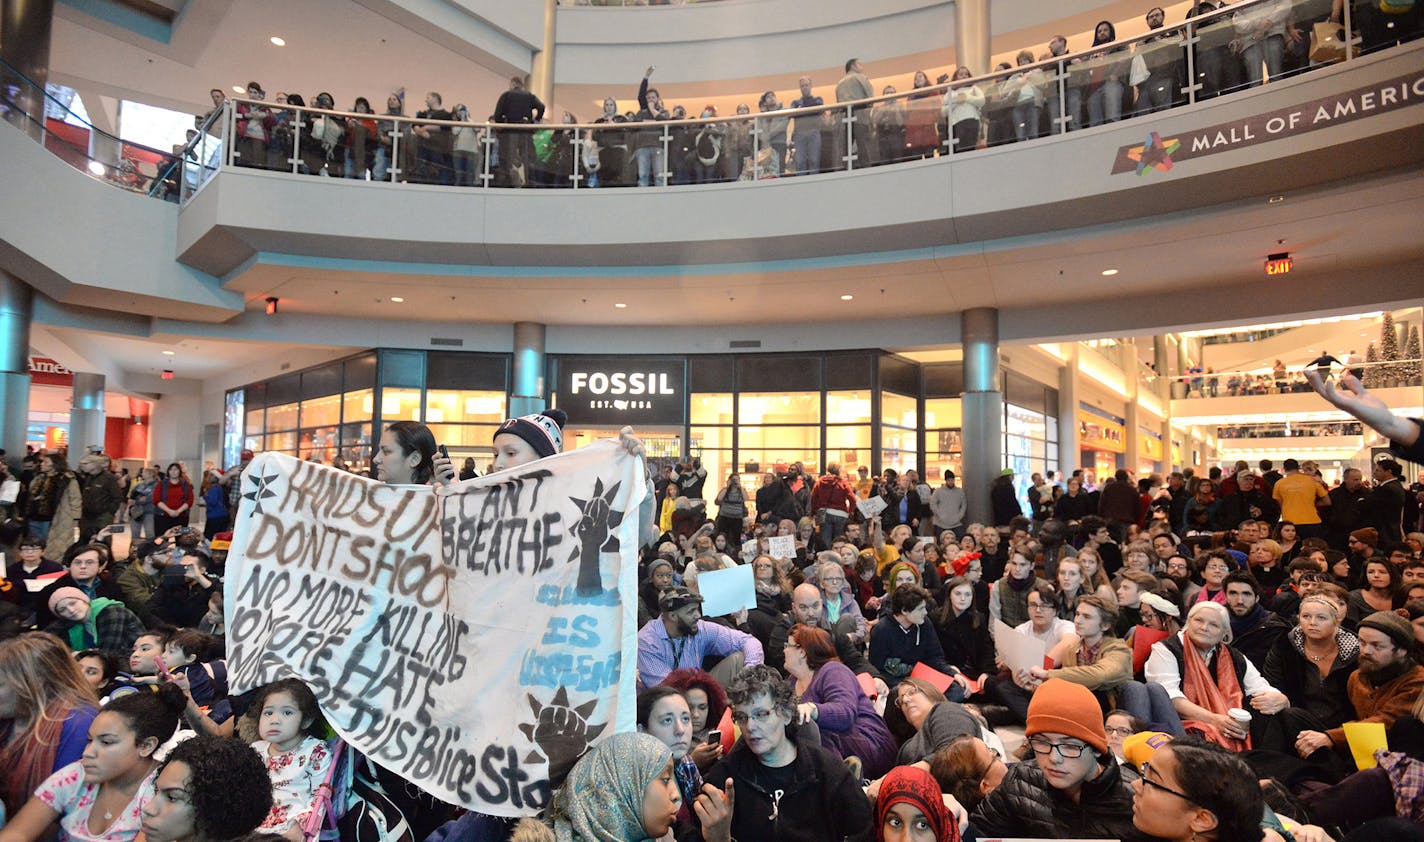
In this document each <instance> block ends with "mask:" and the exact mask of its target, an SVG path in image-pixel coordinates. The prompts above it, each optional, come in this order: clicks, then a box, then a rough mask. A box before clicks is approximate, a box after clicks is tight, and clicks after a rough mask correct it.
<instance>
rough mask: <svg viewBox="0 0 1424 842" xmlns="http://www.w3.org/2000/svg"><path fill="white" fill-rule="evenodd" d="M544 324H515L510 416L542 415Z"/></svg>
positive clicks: (543, 402) (543, 406)
mask: <svg viewBox="0 0 1424 842" xmlns="http://www.w3.org/2000/svg"><path fill="white" fill-rule="evenodd" d="M544 333H545V327H544V325H541V324H538V323H536V322H515V323H514V388H513V389H511V390H510V398H509V417H510V418H518V417H519V416H521V415H533V414H534V413H536V412H542V411H543V410H544V408H545V406H546V405H547V404H546V403H545V401H544Z"/></svg>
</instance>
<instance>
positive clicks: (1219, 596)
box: [1192, 585, 1260, 608]
mask: <svg viewBox="0 0 1424 842" xmlns="http://www.w3.org/2000/svg"><path fill="white" fill-rule="evenodd" d="M1198 602H1219V603H1221V604H1222V605H1225V604H1226V588H1222V589H1221V590H1219V591H1217V592H1216V593H1214V594H1213V593H1211V592H1210V591H1208V590H1207V587H1206V585H1202V589H1201V590H1199V591H1197V595H1196V596H1194V597H1192V604H1193V605H1196V604H1197V603H1198ZM1257 607H1258V608H1259V607H1260V606H1257Z"/></svg>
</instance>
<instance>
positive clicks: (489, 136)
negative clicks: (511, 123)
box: [480, 123, 504, 187]
mask: <svg viewBox="0 0 1424 842" xmlns="http://www.w3.org/2000/svg"><path fill="white" fill-rule="evenodd" d="M480 143H482V144H484V147H485V155H484V160H483V161H481V162H480V186H481V187H489V186H490V182H491V181H492V180H494V174H493V173H491V172H490V159H491V158H493V157H494V148H495V139H494V131H493V130H492V129H491V128H490V125H489V124H488V123H486V124H485V127H484V134H483V135H482V136H481V137H480ZM500 163H504V162H503V161H501V162H500Z"/></svg>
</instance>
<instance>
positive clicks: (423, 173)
mask: <svg viewBox="0 0 1424 842" xmlns="http://www.w3.org/2000/svg"><path fill="white" fill-rule="evenodd" d="M415 116H416V117H421V118H424V119H426V120H449V119H450V112H449V111H446V110H445V108H444V104H443V100H442V99H441V97H440V94H439V93H437V92H436V91H431V92H430V93H428V94H426V95H425V108H424V109H422V110H420V111H417V112H415ZM410 133H411V134H412V135H414V138H413V141H414V143H415V161H416V166H415V168H416V169H417V170H418V172H417V173H414V174H412V175H411V176H410V177H409V178H408V179H407V180H409V181H417V182H422V183H425V184H450V183H452V181H453V180H454V179H453V178H452V177H451V176H452V175H453V173H452V171H451V169H450V129H449V127H448V126H436V125H429V124H421V123H417V124H415V125H414V126H412V127H411V130H410ZM500 156H501V157H503V156H504V152H503V150H501V151H500Z"/></svg>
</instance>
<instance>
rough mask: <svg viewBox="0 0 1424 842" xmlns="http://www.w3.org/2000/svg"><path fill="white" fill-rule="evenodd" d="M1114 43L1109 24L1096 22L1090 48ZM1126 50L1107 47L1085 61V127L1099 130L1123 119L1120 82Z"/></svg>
mask: <svg viewBox="0 0 1424 842" xmlns="http://www.w3.org/2000/svg"><path fill="white" fill-rule="evenodd" d="M1116 40H1117V29H1115V28H1114V27H1113V25H1112V21H1107V20H1102V21H1098V25H1097V26H1096V27H1094V29H1093V46H1094V47H1098V46H1103V45H1106V44H1111V43H1113V42H1114V41H1116ZM1126 52H1127V47H1123V46H1119V47H1109V48H1108V49H1106V50H1103V51H1101V52H1097V53H1094V54H1093V55H1091V56H1089V57H1088V61H1089V62H1090V63H1091V69H1090V70H1089V76H1088V125H1089V126H1101V125H1102V124H1103V123H1116V122H1117V121H1118V120H1121V119H1122V97H1123V91H1124V87H1123V79H1124V78H1125V77H1126V75H1127V65H1128V58H1127V56H1126V55H1125V54H1126Z"/></svg>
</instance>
